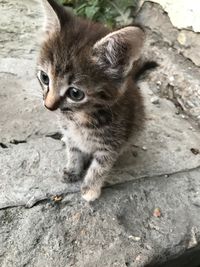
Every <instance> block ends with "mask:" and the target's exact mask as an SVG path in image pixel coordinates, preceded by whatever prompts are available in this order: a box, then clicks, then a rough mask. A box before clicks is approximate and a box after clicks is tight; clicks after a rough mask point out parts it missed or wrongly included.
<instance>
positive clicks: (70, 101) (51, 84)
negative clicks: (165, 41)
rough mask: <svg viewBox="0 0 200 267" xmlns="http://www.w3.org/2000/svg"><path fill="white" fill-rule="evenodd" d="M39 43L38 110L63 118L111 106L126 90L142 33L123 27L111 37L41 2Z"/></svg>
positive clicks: (103, 29)
mask: <svg viewBox="0 0 200 267" xmlns="http://www.w3.org/2000/svg"><path fill="white" fill-rule="evenodd" d="M42 3H43V7H44V11H45V24H44V32H43V34H44V40H43V43H42V46H41V50H40V54H39V57H38V63H37V77H38V79H39V81H40V84H41V86H42V88H43V96H44V105H45V106H46V107H47V108H48V109H50V110H55V109H57V108H60V109H61V110H62V111H63V112H67V111H68V110H71V111H76V110H80V109H82V110H91V109H95V108H96V107H97V106H99V107H101V106H105V105H112V104H113V103H114V102H115V101H117V99H118V97H120V95H122V94H123V92H124V90H125V89H126V86H125V83H126V80H127V77H128V76H129V75H130V73H131V71H132V68H133V63H134V62H135V61H137V60H138V59H139V57H140V52H141V49H142V46H143V42H144V32H143V31H142V30H141V29H140V28H138V27H133V26H130V27H125V28H122V29H120V30H117V31H114V32H111V31H110V30H109V29H108V28H106V27H104V26H103V25H101V24H97V23H92V22H90V21H87V20H83V19H80V18H77V17H75V16H74V15H72V14H71V13H70V12H69V11H67V10H66V9H65V8H64V7H62V6H60V5H58V4H57V3H56V2H55V1H53V0H42Z"/></svg>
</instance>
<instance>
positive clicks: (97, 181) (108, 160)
mask: <svg viewBox="0 0 200 267" xmlns="http://www.w3.org/2000/svg"><path fill="white" fill-rule="evenodd" d="M117 157H118V156H117V154H115V153H108V152H105V153H102V152H96V153H95V154H94V155H93V159H92V162H91V165H90V167H89V168H88V171H87V173H86V176H85V178H84V181H83V184H82V186H81V193H82V197H83V198H84V199H85V200H86V201H88V202H90V201H94V200H95V199H97V198H99V196H100V195H101V188H102V186H103V184H104V181H105V179H106V176H107V174H108V173H109V171H110V170H111V168H112V167H113V165H114V163H115V161H116V160H117Z"/></svg>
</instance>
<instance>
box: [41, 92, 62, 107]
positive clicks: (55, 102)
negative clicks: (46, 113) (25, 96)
mask: <svg viewBox="0 0 200 267" xmlns="http://www.w3.org/2000/svg"><path fill="white" fill-rule="evenodd" d="M60 102H61V98H60V96H57V95H55V94H52V93H50V92H49V93H48V94H47V95H46V97H45V99H44V106H45V107H46V108H47V109H49V110H51V111H53V110H56V109H57V108H58V107H59V105H60Z"/></svg>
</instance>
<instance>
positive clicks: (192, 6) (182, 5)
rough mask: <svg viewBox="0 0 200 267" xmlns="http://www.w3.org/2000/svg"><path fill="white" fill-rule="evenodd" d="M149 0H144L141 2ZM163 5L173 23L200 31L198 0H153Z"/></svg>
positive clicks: (183, 27) (199, 6)
mask: <svg viewBox="0 0 200 267" xmlns="http://www.w3.org/2000/svg"><path fill="white" fill-rule="evenodd" d="M144 1H148V0H142V1H141V2H144ZM151 2H155V3H158V4H160V5H161V6H162V8H163V9H164V11H165V12H167V13H168V16H169V18H170V20H171V22H172V24H173V25H174V26H175V27H176V28H179V29H185V28H186V29H188V30H190V29H191V28H192V29H193V30H194V31H195V32H200V18H199V13H200V5H199V1H198V0H190V1H188V0H176V1H174V0H151Z"/></svg>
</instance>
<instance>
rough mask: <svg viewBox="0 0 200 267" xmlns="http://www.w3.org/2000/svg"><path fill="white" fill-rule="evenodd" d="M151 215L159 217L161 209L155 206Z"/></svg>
mask: <svg viewBox="0 0 200 267" xmlns="http://www.w3.org/2000/svg"><path fill="white" fill-rule="evenodd" d="M153 216H154V217H157V218H160V216H161V211H160V209H159V208H156V209H155V210H154V211H153Z"/></svg>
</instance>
